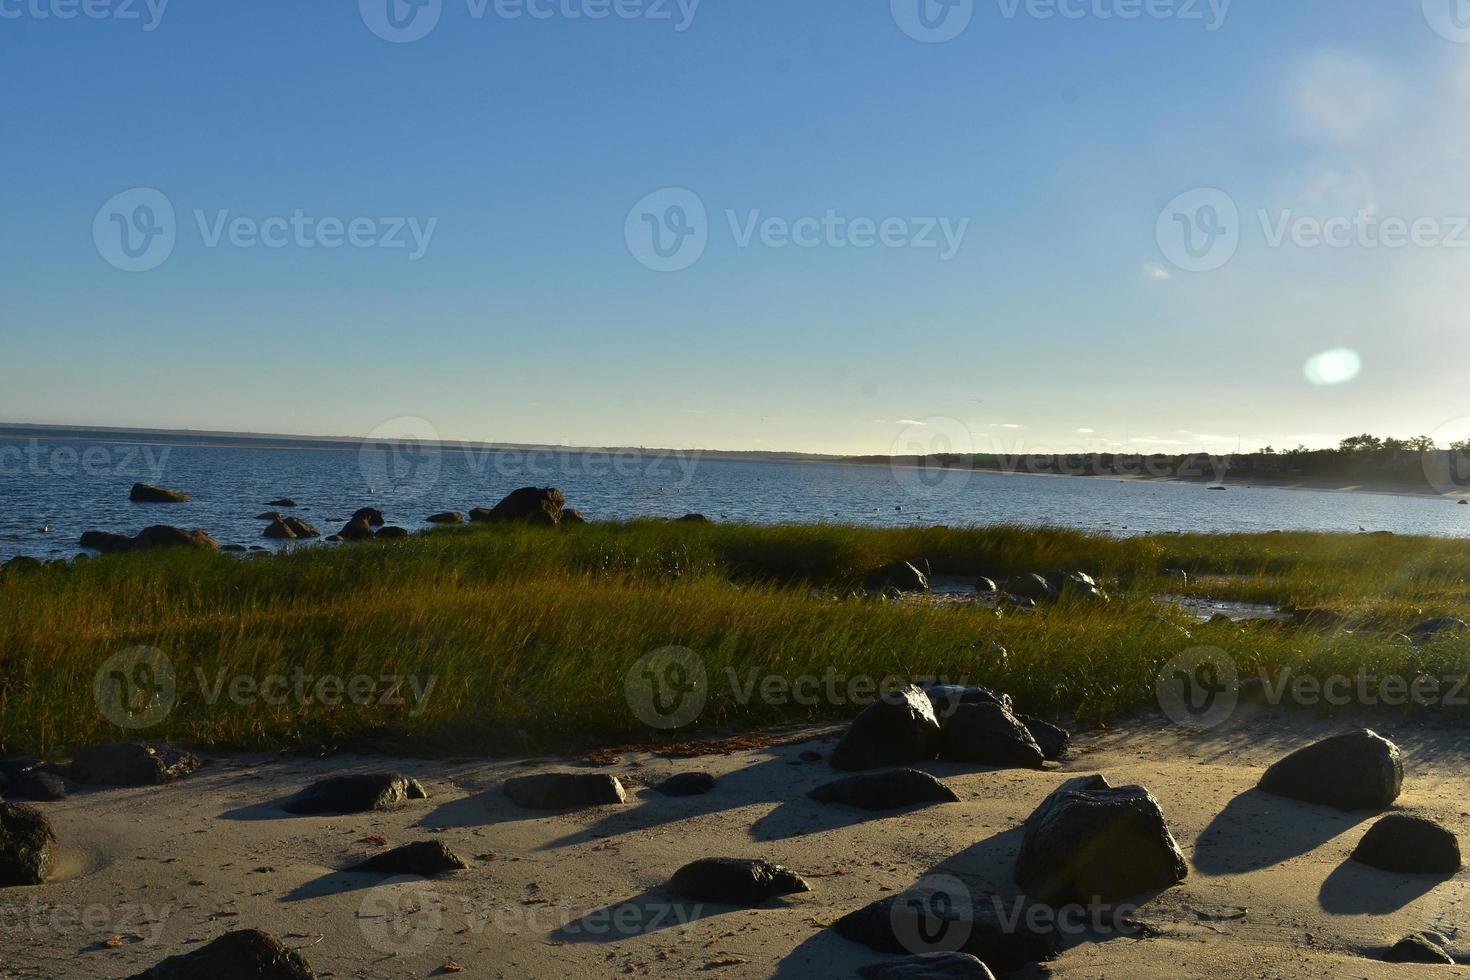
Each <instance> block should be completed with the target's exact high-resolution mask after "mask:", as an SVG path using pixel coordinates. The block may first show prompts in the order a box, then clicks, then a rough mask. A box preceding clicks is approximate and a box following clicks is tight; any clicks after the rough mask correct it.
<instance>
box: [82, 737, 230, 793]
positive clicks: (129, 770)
mask: <svg viewBox="0 0 1470 980" xmlns="http://www.w3.org/2000/svg"><path fill="white" fill-rule="evenodd" d="M202 764H203V762H202V761H201V760H200V758H199V757H198V756H197V755H194V754H193V753H192V752H185V751H184V750H183V749H176V748H174V747H172V746H169V745H151V744H149V743H147V742H112V743H109V744H107V745H94V746H91V747H90V748H85V749H80V750H78V751H77V753H76V754H75V755H73V756H72V759H71V766H70V767H69V768H68V769H67V775H68V776H70V777H71V778H72V779H73V780H74V781H76V782H78V783H83V784H86V785H88V786H158V785H160V784H162V783H169V782H173V781H174V780H175V779H182V778H183V777H185V776H187V775H189V774H190V773H192V772H194V771H195V770H196V769H198V768H199V767H200V766H201V765H202Z"/></svg>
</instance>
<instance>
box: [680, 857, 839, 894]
mask: <svg viewBox="0 0 1470 980" xmlns="http://www.w3.org/2000/svg"><path fill="white" fill-rule="evenodd" d="M811 890H812V889H811V886H810V885H808V884H807V883H806V882H805V881H803V880H802V878H801V876H800V875H798V874H796V873H795V872H792V871H788V870H786V869H785V868H783V867H781V866H780V865H779V864H770V863H768V862H766V861H751V860H745V859H743V858H705V859H704V860H702V861H695V862H694V863H692V864H686V865H684V867H682V868H680V869H679V870H678V871H677V872H675V873H674V877H673V878H672V879H670V881H669V891H671V892H673V893H674V894H675V895H677V896H679V897H680V898H687V899H689V900H690V901H694V902H719V903H720V904H722V905H745V906H750V905H762V904H764V903H766V902H768V901H770V900H771V899H773V898H776V897H777V896H779V895H794V894H796V893H798V892H809V891H811Z"/></svg>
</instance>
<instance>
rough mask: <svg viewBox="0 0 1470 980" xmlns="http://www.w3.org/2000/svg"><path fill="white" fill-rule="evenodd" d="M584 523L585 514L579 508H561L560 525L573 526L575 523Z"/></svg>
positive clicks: (585, 520)
mask: <svg viewBox="0 0 1470 980" xmlns="http://www.w3.org/2000/svg"><path fill="white" fill-rule="evenodd" d="M586 523H587V518H586V516H585V515H583V513H582V512H581V511H580V510H573V509H572V508H570V507H567V508H565V509H563V510H562V512H561V526H562V527H573V526H575V525H577V524H586Z"/></svg>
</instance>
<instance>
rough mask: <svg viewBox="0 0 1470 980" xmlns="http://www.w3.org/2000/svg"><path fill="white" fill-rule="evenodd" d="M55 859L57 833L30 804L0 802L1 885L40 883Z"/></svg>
mask: <svg viewBox="0 0 1470 980" xmlns="http://www.w3.org/2000/svg"><path fill="white" fill-rule="evenodd" d="M55 862H56V832H55V831H53V830H52V829H51V821H49V820H47V819H46V817H45V815H44V814H42V813H41V811H40V810H37V809H35V808H33V807H28V806H17V805H15V804H13V803H0V888H10V887H14V886H17V885H39V884H41V882H43V881H45V880H46V879H47V877H49V876H50V874H51V869H52V867H53V866H54V865H55Z"/></svg>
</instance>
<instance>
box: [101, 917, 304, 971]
mask: <svg viewBox="0 0 1470 980" xmlns="http://www.w3.org/2000/svg"><path fill="white" fill-rule="evenodd" d="M130 980H316V974H315V973H313V972H312V969H311V967H310V965H308V964H307V962H306V960H304V959H302V957H301V954H300V953H297V952H296V951H295V950H291V949H287V948H286V947H285V946H283V945H281V941H280V940H279V939H276V938H275V937H274V936H269V935H266V934H265V933H263V932H260V931H258V930H256V929H242V930H240V931H239V932H227V933H225V934H224V935H223V936H221V937H219V938H218V939H216V940H215V941H214V942H212V943H210V944H209V945H207V946H201V947H200V948H199V949H196V950H194V951H193V952H192V953H184V954H182V955H179V956H170V957H169V958H168V959H166V960H164V961H163V962H162V963H159V964H158V965H157V966H155V967H153V968H152V969H150V970H145V971H144V972H142V973H139V974H137V975H136V976H134V977H131V978H130Z"/></svg>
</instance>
